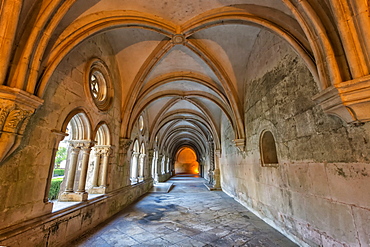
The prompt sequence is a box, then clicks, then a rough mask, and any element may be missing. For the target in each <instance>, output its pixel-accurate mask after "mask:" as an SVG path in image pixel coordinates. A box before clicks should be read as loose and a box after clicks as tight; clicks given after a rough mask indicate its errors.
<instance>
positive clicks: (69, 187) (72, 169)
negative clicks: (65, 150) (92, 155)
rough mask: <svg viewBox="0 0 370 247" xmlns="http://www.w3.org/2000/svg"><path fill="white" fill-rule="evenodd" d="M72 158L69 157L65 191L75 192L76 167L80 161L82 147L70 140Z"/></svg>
mask: <svg viewBox="0 0 370 247" xmlns="http://www.w3.org/2000/svg"><path fill="white" fill-rule="evenodd" d="M69 145H70V150H71V153H70V159H69V169H68V175H67V182H66V189H65V192H73V185H74V181H75V176H76V168H77V162H78V154H79V153H80V148H79V147H78V146H76V144H75V143H73V142H70V143H69Z"/></svg>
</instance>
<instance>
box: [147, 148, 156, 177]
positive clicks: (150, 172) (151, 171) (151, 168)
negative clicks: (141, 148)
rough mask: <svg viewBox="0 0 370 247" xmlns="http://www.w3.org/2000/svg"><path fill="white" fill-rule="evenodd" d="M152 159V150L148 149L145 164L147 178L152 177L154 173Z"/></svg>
mask: <svg viewBox="0 0 370 247" xmlns="http://www.w3.org/2000/svg"><path fill="white" fill-rule="evenodd" d="M153 161H154V150H153V149H150V150H148V160H147V162H148V166H147V169H146V170H147V172H148V178H152V177H153V175H154V166H153Z"/></svg>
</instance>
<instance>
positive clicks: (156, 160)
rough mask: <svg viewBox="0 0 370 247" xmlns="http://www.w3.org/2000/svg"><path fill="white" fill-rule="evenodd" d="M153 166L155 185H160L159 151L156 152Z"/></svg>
mask: <svg viewBox="0 0 370 247" xmlns="http://www.w3.org/2000/svg"><path fill="white" fill-rule="evenodd" d="M152 166H153V179H154V183H158V151H154V158H153V162H152Z"/></svg>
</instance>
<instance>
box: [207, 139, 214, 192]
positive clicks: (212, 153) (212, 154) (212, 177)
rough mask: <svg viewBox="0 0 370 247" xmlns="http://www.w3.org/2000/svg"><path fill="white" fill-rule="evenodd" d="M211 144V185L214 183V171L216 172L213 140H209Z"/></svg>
mask: <svg viewBox="0 0 370 247" xmlns="http://www.w3.org/2000/svg"><path fill="white" fill-rule="evenodd" d="M208 145H209V158H210V161H209V170H208V182H209V184H210V185H213V184H214V173H215V149H214V143H213V141H210V142H208Z"/></svg>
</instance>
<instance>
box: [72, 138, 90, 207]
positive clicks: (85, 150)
mask: <svg viewBox="0 0 370 247" xmlns="http://www.w3.org/2000/svg"><path fill="white" fill-rule="evenodd" d="M91 145H92V143H91V142H85V143H83V146H82V147H81V150H82V163H81V173H80V179H79V182H78V189H77V191H76V192H78V193H81V194H86V196H83V197H84V200H87V193H86V190H85V186H86V177H87V169H88V164H89V157H90V152H91ZM85 197H86V198H85Z"/></svg>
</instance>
